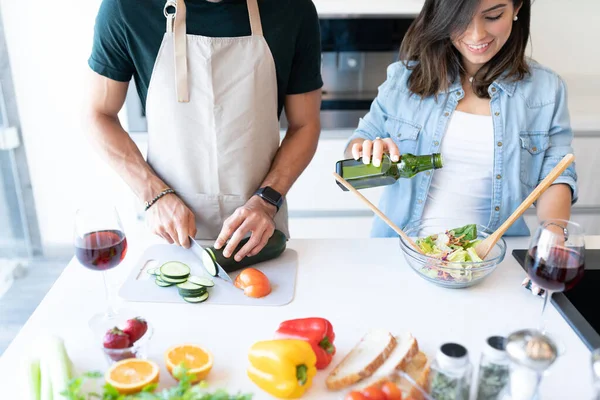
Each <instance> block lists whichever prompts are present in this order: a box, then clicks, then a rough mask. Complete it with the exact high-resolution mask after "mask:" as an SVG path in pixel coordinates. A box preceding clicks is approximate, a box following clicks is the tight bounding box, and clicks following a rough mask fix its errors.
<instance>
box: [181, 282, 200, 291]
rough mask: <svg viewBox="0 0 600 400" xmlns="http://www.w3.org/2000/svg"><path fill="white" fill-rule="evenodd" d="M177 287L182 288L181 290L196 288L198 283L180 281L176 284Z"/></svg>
mask: <svg viewBox="0 0 600 400" xmlns="http://www.w3.org/2000/svg"><path fill="white" fill-rule="evenodd" d="M177 288H178V289H182V290H192V291H194V290H198V289H199V288H198V285H194V284H193V283H190V282H182V283H179V284H177Z"/></svg>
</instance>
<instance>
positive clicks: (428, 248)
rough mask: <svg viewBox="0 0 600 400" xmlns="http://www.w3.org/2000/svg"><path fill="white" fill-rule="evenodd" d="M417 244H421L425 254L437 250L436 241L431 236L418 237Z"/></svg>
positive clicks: (420, 246)
mask: <svg viewBox="0 0 600 400" xmlns="http://www.w3.org/2000/svg"><path fill="white" fill-rule="evenodd" d="M417 246H419V248H420V249H421V251H422V252H423V253H425V254H432V253H434V252H435V243H434V241H433V240H432V239H431V236H429V237H426V238H424V239H418V240H417Z"/></svg>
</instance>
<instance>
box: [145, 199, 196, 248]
mask: <svg viewBox="0 0 600 400" xmlns="http://www.w3.org/2000/svg"><path fill="white" fill-rule="evenodd" d="M146 222H147V224H148V225H149V227H150V229H151V230H152V232H153V233H154V234H156V235H158V236H160V237H162V238H163V239H165V240H166V241H167V242H169V243H170V244H173V243H176V244H177V245H179V246H183V247H185V248H186V249H187V248H189V247H190V239H189V237H190V236H191V237H194V236H195V235H196V217H195V216H194V213H193V212H192V211H191V210H190V209H189V208H188V207H187V206H186V205H185V203H184V202H183V200H181V199H180V198H179V197H178V196H177V195H175V194H168V195H166V196H164V197H163V198H161V199H159V200H158V201H157V202H156V203H155V204H154V205H152V207H150V208H149V209H148V211H146Z"/></svg>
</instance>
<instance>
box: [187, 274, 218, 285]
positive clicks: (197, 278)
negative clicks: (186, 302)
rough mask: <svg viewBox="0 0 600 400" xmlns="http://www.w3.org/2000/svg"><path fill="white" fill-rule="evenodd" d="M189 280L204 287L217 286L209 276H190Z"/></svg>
mask: <svg viewBox="0 0 600 400" xmlns="http://www.w3.org/2000/svg"><path fill="white" fill-rule="evenodd" d="M187 281H188V282H189V283H193V284H194V285H198V286H202V287H213V286H215V283H214V282H213V281H212V280H210V279H208V278H203V277H200V276H190V277H189V278H188V279H187Z"/></svg>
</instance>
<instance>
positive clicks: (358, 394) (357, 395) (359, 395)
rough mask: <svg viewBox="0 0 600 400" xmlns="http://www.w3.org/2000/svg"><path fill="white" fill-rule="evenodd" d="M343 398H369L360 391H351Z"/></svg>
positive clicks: (349, 399)
mask: <svg viewBox="0 0 600 400" xmlns="http://www.w3.org/2000/svg"><path fill="white" fill-rule="evenodd" d="M344 400H369V399H367V398H366V397H365V396H364V395H363V394H362V393H361V392H357V391H354V390H353V391H351V392H350V393H348V394H347V395H346V397H345V398H344Z"/></svg>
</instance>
